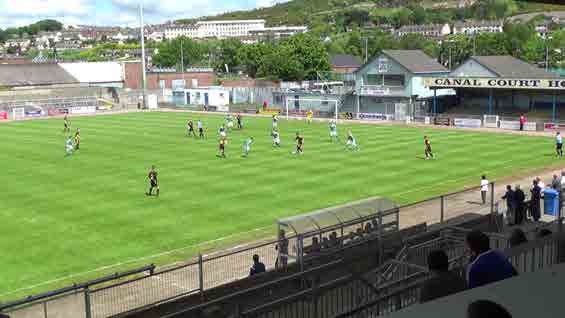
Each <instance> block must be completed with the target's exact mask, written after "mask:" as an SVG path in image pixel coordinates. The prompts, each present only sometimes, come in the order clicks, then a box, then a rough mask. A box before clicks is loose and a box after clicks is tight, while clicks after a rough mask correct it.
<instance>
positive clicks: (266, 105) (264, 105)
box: [263, 100, 269, 110]
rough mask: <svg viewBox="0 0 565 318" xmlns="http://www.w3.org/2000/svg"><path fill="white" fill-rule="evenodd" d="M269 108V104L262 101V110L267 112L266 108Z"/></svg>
mask: <svg viewBox="0 0 565 318" xmlns="http://www.w3.org/2000/svg"><path fill="white" fill-rule="evenodd" d="M268 106H269V104H268V103H267V101H266V100H265V101H263V110H267V107H268Z"/></svg>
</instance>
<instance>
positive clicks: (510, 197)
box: [502, 185, 516, 223]
mask: <svg viewBox="0 0 565 318" xmlns="http://www.w3.org/2000/svg"><path fill="white" fill-rule="evenodd" d="M502 199H503V200H506V211H507V212H506V217H507V218H508V220H509V222H508V223H514V221H515V220H516V219H515V215H516V214H515V213H516V208H515V207H514V191H512V186H510V185H507V186H506V193H505V194H504V196H502Z"/></svg>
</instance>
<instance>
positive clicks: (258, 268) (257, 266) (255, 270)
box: [249, 254, 265, 276]
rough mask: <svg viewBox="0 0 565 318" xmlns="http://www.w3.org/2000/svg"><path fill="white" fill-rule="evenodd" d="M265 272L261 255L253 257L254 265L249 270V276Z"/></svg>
mask: <svg viewBox="0 0 565 318" xmlns="http://www.w3.org/2000/svg"><path fill="white" fill-rule="evenodd" d="M264 272H265V264H263V263H261V262H260V261H259V255H257V254H255V255H253V265H252V266H251V269H250V270H249V276H253V275H257V274H261V273H264Z"/></svg>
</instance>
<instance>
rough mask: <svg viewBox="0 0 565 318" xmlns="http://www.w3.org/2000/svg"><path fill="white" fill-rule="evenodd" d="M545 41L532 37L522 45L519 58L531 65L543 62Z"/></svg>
mask: <svg viewBox="0 0 565 318" xmlns="http://www.w3.org/2000/svg"><path fill="white" fill-rule="evenodd" d="M546 44H547V43H546V41H544V40H543V39H542V38H540V37H537V36H536V37H533V38H531V39H530V40H529V41H528V42H526V43H524V44H523V45H522V51H521V52H520V58H521V59H523V60H526V61H528V63H531V64H538V63H542V64H543V62H544V61H545V55H546Z"/></svg>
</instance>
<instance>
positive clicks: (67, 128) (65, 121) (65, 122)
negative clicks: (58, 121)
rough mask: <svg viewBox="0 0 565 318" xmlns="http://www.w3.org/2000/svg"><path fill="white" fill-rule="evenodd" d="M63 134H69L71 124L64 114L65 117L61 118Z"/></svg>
mask: <svg viewBox="0 0 565 318" xmlns="http://www.w3.org/2000/svg"><path fill="white" fill-rule="evenodd" d="M63 125H64V127H63V132H64V133H67V132H71V123H70V122H69V118H68V117H67V114H65V117H64V118H63Z"/></svg>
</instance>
